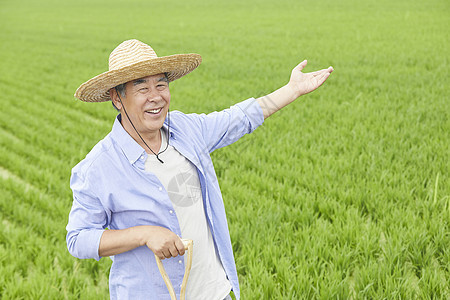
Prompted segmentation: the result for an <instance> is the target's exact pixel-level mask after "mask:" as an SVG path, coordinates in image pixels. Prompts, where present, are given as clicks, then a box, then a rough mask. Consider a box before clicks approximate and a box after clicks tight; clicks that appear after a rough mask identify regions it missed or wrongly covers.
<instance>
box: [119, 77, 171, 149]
mask: <svg viewBox="0 0 450 300" xmlns="http://www.w3.org/2000/svg"><path fill="white" fill-rule="evenodd" d="M110 94H111V98H112V100H113V102H114V105H115V106H116V107H117V109H119V111H120V112H121V114H122V126H123V127H124V129H125V130H126V131H127V132H128V133H129V134H130V135H131V136H132V137H135V136H136V132H135V131H134V129H133V126H132V125H131V123H130V121H129V120H128V118H127V117H126V115H125V112H124V106H125V110H126V112H127V113H128V116H129V117H130V119H131V121H132V122H133V125H134V126H135V127H136V129H137V130H138V132H139V133H140V135H141V136H142V137H143V138H144V139H146V140H149V141H151V140H152V139H154V138H155V137H159V130H160V129H161V127H162V126H163V124H164V120H165V118H166V115H167V112H168V111H169V104H170V92H169V81H168V80H167V77H166V76H165V75H164V74H157V75H152V76H148V77H144V78H140V79H136V80H133V81H130V82H127V83H126V85H125V97H122V96H121V99H122V103H123V105H122V103H121V102H120V100H119V97H118V95H117V93H116V91H115V90H114V89H112V90H111V91H110ZM135 139H136V138H135Z"/></svg>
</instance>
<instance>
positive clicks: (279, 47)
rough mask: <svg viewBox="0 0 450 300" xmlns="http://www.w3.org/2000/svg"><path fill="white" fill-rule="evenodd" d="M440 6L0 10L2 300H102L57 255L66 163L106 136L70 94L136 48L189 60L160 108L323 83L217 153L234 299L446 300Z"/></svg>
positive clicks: (74, 265)
mask: <svg viewBox="0 0 450 300" xmlns="http://www.w3.org/2000/svg"><path fill="white" fill-rule="evenodd" d="M449 28H450V3H449V2H448V1H446V0H429V1H418V0H416V1H406V0H401V1H387V0H380V1H375V0H369V1H352V0H342V1H332V0H326V1H310V0H308V1H293V0H291V1H287V0H281V1H274V0H271V1H267V0H264V1H256V0H248V1H235V0H231V1H199V0H194V1H142V0H131V1H117V0H110V1H87V0H81V1H56V0H53V1H52V0H43V1H31V0H25V1H20V2H19V1H13V0H1V1H0V29H1V30H0V41H1V42H0V104H1V109H0V222H1V224H0V298H1V299H109V293H108V274H109V266H110V264H111V261H110V260H109V259H102V260H100V261H99V262H96V261H94V260H78V259H76V258H73V257H72V256H71V255H70V254H69V253H68V251H67V249H66V243H65V234H66V230H65V226H66V224H67V217H68V213H69V210H70V207H71V203H72V194H71V190H70V188H69V178H70V171H71V168H72V167H73V166H74V165H75V164H76V163H78V162H79V161H80V160H81V159H83V158H84V157H85V155H86V154H87V153H88V152H89V151H90V149H91V148H92V147H93V146H94V145H95V144H96V143H97V142H98V141H99V140H100V139H101V138H103V137H104V136H105V135H106V134H107V133H108V132H109V130H110V129H111V126H112V123H113V120H114V116H115V114H116V113H115V110H114V109H113V108H112V106H111V104H110V103H101V104H99V103H97V104H91V103H82V102H81V101H77V100H75V98H74V97H73V93H74V92H75V90H76V88H77V87H78V86H79V85H80V84H81V83H82V82H84V81H86V80H88V79H89V78H91V77H93V76H95V75H97V74H100V73H101V72H104V71H106V70H107V60H108V56H109V53H110V52H111V51H112V50H113V49H114V48H115V47H116V46H117V45H118V44H120V43H121V42H122V41H124V40H126V39H131V38H137V39H139V40H142V41H143V42H146V43H148V44H150V45H151V46H152V47H153V48H154V49H155V50H156V52H157V53H158V55H160V56H164V55H170V54H176V53H189V52H195V53H199V54H201V55H202V56H203V63H202V65H201V66H200V67H199V68H198V69H197V70H196V71H195V72H193V73H192V74H190V75H188V76H187V77H185V78H183V79H182V80H179V81H176V82H174V83H173V84H171V94H172V103H171V104H172V107H171V108H172V109H175V110H181V111H184V112H211V111H214V110H220V109H223V108H226V107H229V106H230V105H232V104H234V103H236V102H238V101H241V100H244V99H247V98H249V97H259V96H262V95H265V94H267V93H269V92H271V91H273V90H274V89H276V88H278V87H280V86H282V85H284V84H285V83H287V81H288V79H289V75H290V71H291V69H292V68H293V67H294V66H295V65H297V63H298V62H300V61H302V60H303V59H305V58H306V59H308V61H309V64H308V66H307V67H306V69H305V71H315V70H316V69H321V68H326V67H328V66H330V65H332V66H333V67H334V69H335V71H334V72H333V74H332V75H331V76H330V78H329V79H328V81H327V82H326V83H325V85H324V86H322V87H321V88H320V89H319V90H317V91H315V92H314V93H312V94H309V95H306V96H303V97H302V98H300V99H299V100H298V101H297V102H296V103H294V104H292V105H291V106H289V107H287V108H286V109H284V110H282V111H281V112H279V113H277V114H276V115H274V116H272V117H270V118H269V119H268V120H267V122H266V123H265V124H264V125H263V126H261V127H260V128H259V129H257V130H256V131H255V132H254V133H253V134H252V135H249V136H247V137H245V138H244V139H242V140H240V141H239V142H237V143H235V144H233V145H231V146H229V147H227V148H224V149H220V150H217V151H216V152H214V153H213V159H214V163H215V167H216V172H217V175H218V177H219V182H220V186H221V189H222V192H223V196H224V199H225V206H226V209H227V215H228V223H229V226H230V233H231V239H232V242H233V248H234V251H235V258H236V263H237V269H238V275H239V279H240V285H241V291H242V299H383V298H385V299H449V298H450V287H449V286H450V284H449V282H450V229H449V223H450V174H449V165H450V164H449V148H450V134H449V132H450V123H449V112H450V103H449V102H450V95H449V87H450V82H449V78H450V76H449V75H450V72H449V68H450V63H449V62H450V61H449V60H450V47H449V40H450V30H449Z"/></svg>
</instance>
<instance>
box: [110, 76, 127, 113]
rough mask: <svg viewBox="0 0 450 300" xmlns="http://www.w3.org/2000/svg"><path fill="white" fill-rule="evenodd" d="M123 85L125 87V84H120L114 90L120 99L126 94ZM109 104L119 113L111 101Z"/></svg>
mask: <svg viewBox="0 0 450 300" xmlns="http://www.w3.org/2000/svg"><path fill="white" fill-rule="evenodd" d="M125 85H126V83H121V84H119V85H118V86H116V87H115V88H114V89H115V90H116V92H117V93H119V94H120V95H121V96H122V98H125V93H126V90H125ZM111 104H112V106H113V107H114V108H115V109H116V110H117V111H119V112H120V110H119V109H118V108H117V107H116V106H115V105H114V102H113V101H111Z"/></svg>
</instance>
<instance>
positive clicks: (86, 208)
mask: <svg viewBox="0 0 450 300" xmlns="http://www.w3.org/2000/svg"><path fill="white" fill-rule="evenodd" d="M92 185H93V184H92V182H90V181H89V180H87V179H85V178H82V177H81V176H79V174H78V173H77V172H76V171H74V172H72V177H71V179H70V187H71V188H72V191H73V205H72V209H71V211H70V214H69V222H68V224H67V227H66V230H67V236H66V242H67V249H68V250H69V252H70V254H72V255H73V256H75V257H77V258H94V259H96V260H99V259H100V258H101V257H100V256H99V254H98V248H99V245H100V238H101V236H102V234H103V231H104V230H105V228H106V227H107V223H108V214H107V212H106V211H105V209H104V208H103V205H102V204H101V202H100V200H99V199H98V198H97V197H96V196H95V195H94V193H93V191H94V189H93V187H92Z"/></svg>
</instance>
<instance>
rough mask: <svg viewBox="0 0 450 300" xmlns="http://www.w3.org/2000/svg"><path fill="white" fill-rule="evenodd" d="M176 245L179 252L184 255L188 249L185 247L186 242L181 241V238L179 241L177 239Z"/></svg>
mask: <svg viewBox="0 0 450 300" xmlns="http://www.w3.org/2000/svg"><path fill="white" fill-rule="evenodd" d="M175 247H176V248H177V251H178V254H180V255H184V252H185V251H186V249H185V248H184V244H183V242H182V241H181V239H178V240H177V241H175Z"/></svg>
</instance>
